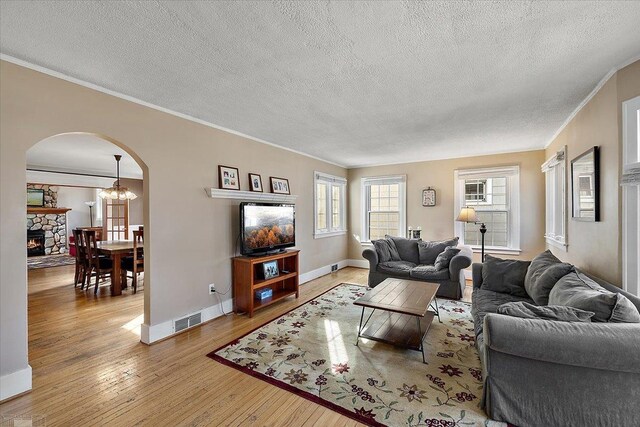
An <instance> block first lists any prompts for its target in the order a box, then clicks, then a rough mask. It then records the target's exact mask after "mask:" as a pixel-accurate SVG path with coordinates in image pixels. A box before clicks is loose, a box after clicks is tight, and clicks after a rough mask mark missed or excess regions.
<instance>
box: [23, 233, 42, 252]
mask: <svg viewBox="0 0 640 427" xmlns="http://www.w3.org/2000/svg"><path fill="white" fill-rule="evenodd" d="M44 254H45V252H44V231H42V230H27V256H37V255H44Z"/></svg>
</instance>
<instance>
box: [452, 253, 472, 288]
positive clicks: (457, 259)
mask: <svg viewBox="0 0 640 427" xmlns="http://www.w3.org/2000/svg"><path fill="white" fill-rule="evenodd" d="M458 249H460V252H458V254H457V255H456V256H454V257H453V258H451V262H449V275H450V277H451V280H455V281H458V278H459V277H460V271H461V270H462V269H464V268H467V267H469V266H470V265H471V257H472V256H473V251H472V250H471V248H470V247H469V246H464V245H459V246H458Z"/></svg>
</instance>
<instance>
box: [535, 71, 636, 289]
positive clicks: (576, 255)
mask: <svg viewBox="0 0 640 427" xmlns="http://www.w3.org/2000/svg"><path fill="white" fill-rule="evenodd" d="M638 95H640V61H637V62H635V63H633V64H631V65H629V66H628V67H625V68H623V69H621V70H620V71H618V72H617V73H616V74H614V75H613V76H612V77H611V78H610V79H609V80H608V81H607V82H606V83H605V84H604V85H603V86H602V88H601V89H600V90H599V91H598V93H596V95H595V96H594V97H593V98H591V100H590V101H589V102H588V103H587V104H586V105H585V106H584V107H583V108H582V109H581V110H580V111H579V112H578V114H576V116H575V117H574V118H573V119H572V120H571V121H570V122H569V124H567V126H566V127H565V128H564V129H563V130H562V132H560V134H559V135H558V136H557V137H556V138H555V139H554V140H553V141H552V143H551V144H550V145H549V146H548V147H547V149H546V157H547V158H549V157H551V156H552V155H553V154H554V153H555V152H556V151H558V150H559V149H561V148H562V146H564V145H566V146H567V158H568V160H569V162H570V161H571V159H574V158H575V157H577V156H579V155H580V154H582V153H583V152H584V151H586V150H588V149H589V148H591V147H593V146H594V145H598V146H600V221H599V222H583V221H576V220H574V219H572V218H571V212H572V209H573V205H572V200H571V167H570V163H569V167H568V168H567V184H568V186H569V187H568V190H569V191H567V210H568V212H569V219H568V227H567V241H568V244H569V246H568V247H567V251H566V252H565V251H562V250H561V249H558V248H555V247H550V249H551V250H552V251H553V253H554V254H555V255H556V256H557V257H558V258H560V259H562V260H563V261H566V262H570V263H572V264H574V265H576V266H578V267H580V268H582V269H584V270H586V271H589V272H590V273H592V274H595V275H597V276H599V277H602V278H603V279H605V280H607V281H609V282H612V283H614V284H617V285H620V284H621V283H622V262H621V259H622V237H621V230H622V222H621V213H620V212H621V203H622V198H621V190H620V185H619V176H620V164H621V144H622V142H621V141H622V136H621V127H622V113H621V103H622V102H623V101H625V100H627V99H630V98H633V97H636V96H638Z"/></svg>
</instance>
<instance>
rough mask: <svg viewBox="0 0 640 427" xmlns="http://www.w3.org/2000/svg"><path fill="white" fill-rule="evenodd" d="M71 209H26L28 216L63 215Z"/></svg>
mask: <svg viewBox="0 0 640 427" xmlns="http://www.w3.org/2000/svg"><path fill="white" fill-rule="evenodd" d="M70 210H71V208H27V213H28V214H63V213H67V212H68V211H70Z"/></svg>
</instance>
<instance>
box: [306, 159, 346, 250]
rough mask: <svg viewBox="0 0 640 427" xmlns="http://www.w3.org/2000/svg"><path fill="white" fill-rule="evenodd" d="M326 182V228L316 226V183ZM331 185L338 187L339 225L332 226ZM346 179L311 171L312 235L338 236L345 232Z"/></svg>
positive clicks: (320, 236) (316, 237)
mask: <svg viewBox="0 0 640 427" xmlns="http://www.w3.org/2000/svg"><path fill="white" fill-rule="evenodd" d="M319 183H324V184H327V186H326V188H327V194H326V195H325V196H326V197H325V199H326V200H325V201H326V206H325V208H326V211H325V212H326V216H327V228H325V229H319V228H318V184H319ZM333 187H338V188H340V226H339V227H334V226H333V197H332V196H333V190H332V189H333ZM346 199H347V179H346V178H343V177H341V176H334V175H329V174H326V173H323V172H318V171H315V172H313V229H314V233H313V237H314V238H315V239H321V238H324V237H332V236H340V235H342V234H346V233H347V202H346Z"/></svg>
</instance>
